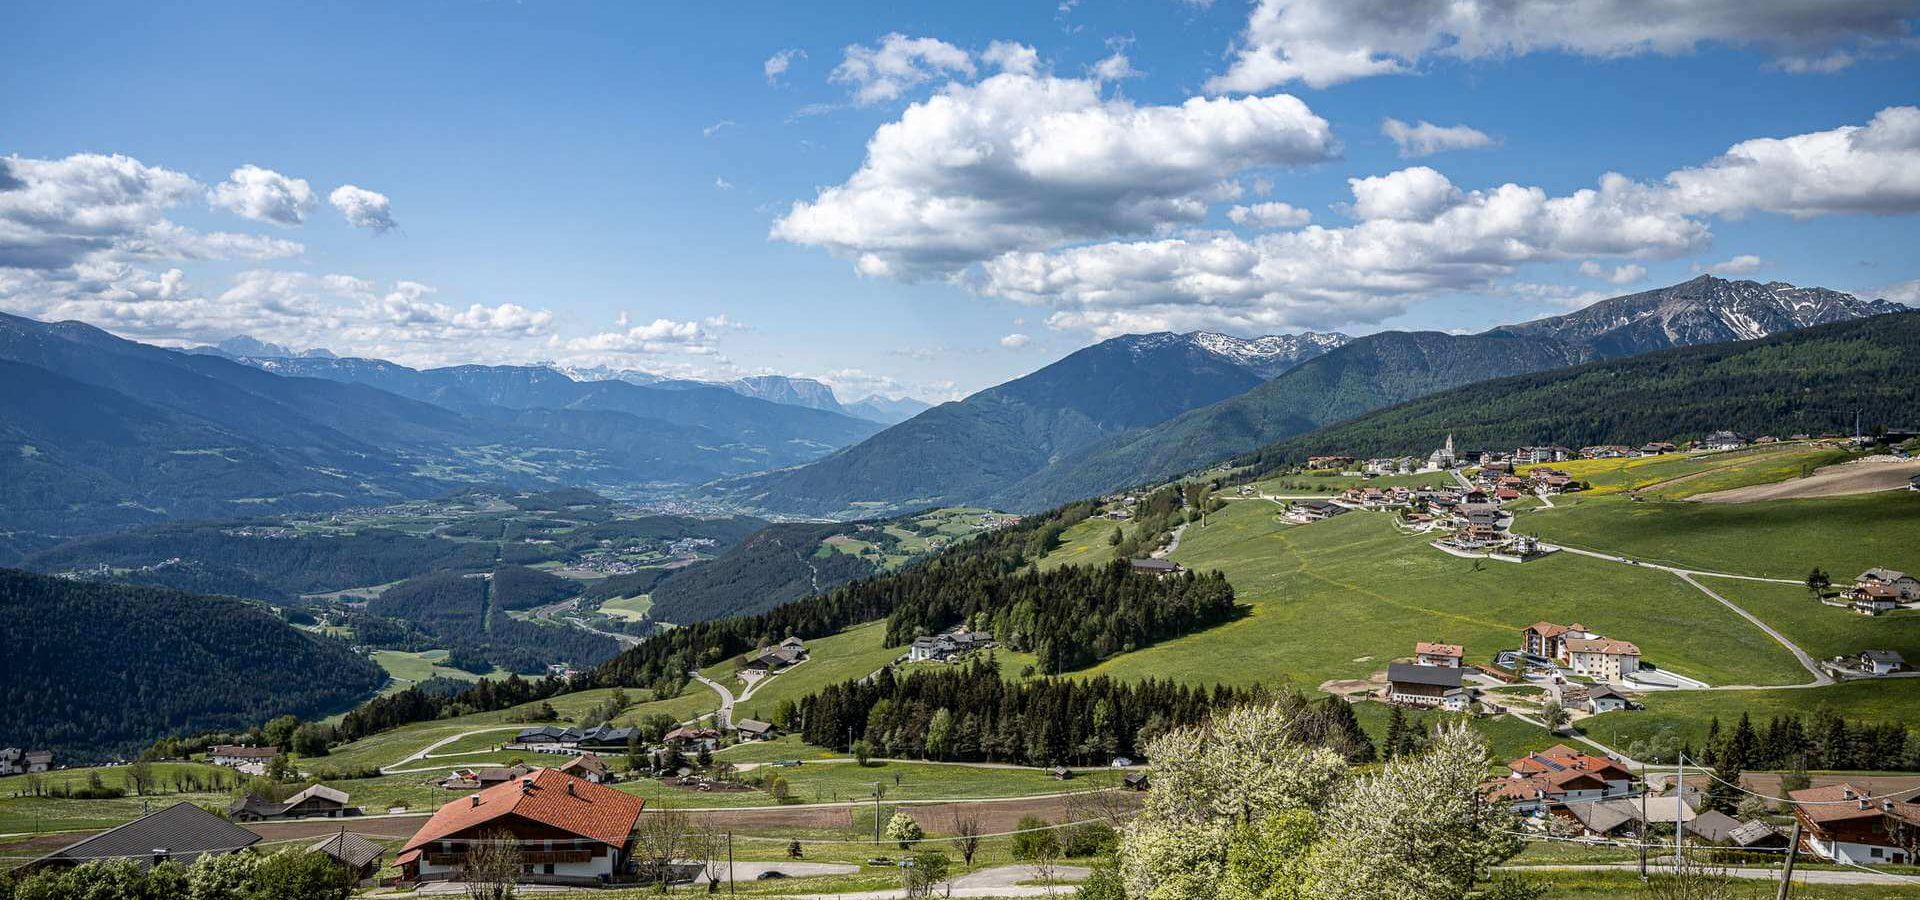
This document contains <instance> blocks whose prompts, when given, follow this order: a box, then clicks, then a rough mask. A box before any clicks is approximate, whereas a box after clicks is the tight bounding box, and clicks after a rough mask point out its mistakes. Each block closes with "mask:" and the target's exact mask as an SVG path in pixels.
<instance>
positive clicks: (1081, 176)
mask: <svg viewBox="0 0 1920 900" xmlns="http://www.w3.org/2000/svg"><path fill="white" fill-rule="evenodd" d="M1337 153H1338V147H1337V144H1336V143H1335V141H1334V138H1333V131H1332V128H1331V127H1330V126H1329V125H1328V124H1327V122H1326V120H1325V119H1322V118H1320V117H1319V116H1317V115H1315V114H1314V113H1313V111H1312V110H1310V109H1308V108H1307V105H1306V104H1305V103H1302V102H1300V101H1299V100H1298V99H1296V98H1294V97H1290V96H1286V95H1284V94H1282V95H1275V96H1271V97H1245V98H1237V99H1225V98H1200V97H1196V98H1192V99H1189V100H1187V101H1186V102H1184V103H1182V104H1179V105H1177V106H1142V105H1136V104H1134V103H1132V102H1130V101H1128V100H1125V99H1124V98H1108V97H1103V96H1102V93H1101V91H1100V85H1099V83H1098V82H1096V81H1093V80H1090V79H1071V78H1055V77H1051V76H1036V75H1025V74H1016V73H1011V72H1007V73H1002V74H998V75H994V76H992V77H989V78H986V79H983V80H981V81H980V82H978V83H976V84H952V85H949V86H947V87H946V88H944V89H942V90H940V91H939V92H937V93H935V94H934V95H933V96H932V97H930V98H928V99H926V100H924V101H921V102H917V103H914V104H912V105H910V106H909V107H908V108H907V109H906V110H905V112H903V113H902V114H901V116H900V118H899V119H898V120H897V121H894V122H891V123H888V124H886V125H883V126H881V127H880V129H879V130H878V131H876V132H875V133H874V135H873V137H872V139H871V140H869V141H868V142H867V156H866V160H865V161H864V162H863V163H862V164H861V166H860V169H859V170H858V171H856V172H855V173H854V174H853V175H852V177H850V178H848V179H847V181H846V182H845V183H843V184H839V185H835V186H832V187H829V188H826V189H824V190H822V191H821V192H820V193H819V195H818V196H817V197H815V198H814V199H813V200H810V201H801V202H798V203H795V204H793V206H792V208H791V209H790V210H789V211H788V212H787V213H786V214H785V215H784V216H781V217H780V218H779V219H778V220H777V221H776V222H775V224H774V226H773V229H772V235H773V237H775V238H778V239H780V240H785V241H790V242H793V243H797V244H807V245H811V246H817V247H823V248H826V249H828V250H830V251H832V252H833V253H835V254H837V255H840V256H843V257H846V258H848V259H852V260H854V262H855V265H856V267H857V269H858V270H859V271H861V272H862V273H865V274H868V275H886V276H893V277H901V278H917V277H925V276H930V275H940V276H950V275H953V274H956V273H958V272H959V271H960V270H962V269H964V268H965V267H967V266H969V265H971V264H973V263H977V262H980V261H984V260H988V259H991V258H993V257H995V256H997V255H999V254H1002V253H1006V252H1010V251H1016V250H1033V249H1041V248H1047V247H1053V246H1058V245H1061V244H1065V243H1069V242H1073V241H1078V240H1087V239H1097V238H1103V237H1109V236H1118V235H1133V234H1146V233H1150V232H1153V231H1155V230H1157V229H1160V228H1163V227H1167V226H1173V225H1182V224H1192V223H1197V222H1200V221H1202V220H1203V219H1204V218H1205V217H1206V214H1207V207H1208V204H1209V203H1210V202H1211V201H1212V200H1214V199H1216V198H1218V197H1222V196H1231V195H1232V193H1233V191H1234V189H1233V188H1232V187H1231V186H1230V179H1231V178H1232V177H1233V176H1235V175H1237V174H1239V173H1241V172H1244V171H1246V170H1249V169H1253V168H1256V167H1266V166H1291V165H1300V164H1308V163H1314V162H1320V161H1323V160H1326V159H1330V158H1332V157H1334V156H1335V155H1337Z"/></svg>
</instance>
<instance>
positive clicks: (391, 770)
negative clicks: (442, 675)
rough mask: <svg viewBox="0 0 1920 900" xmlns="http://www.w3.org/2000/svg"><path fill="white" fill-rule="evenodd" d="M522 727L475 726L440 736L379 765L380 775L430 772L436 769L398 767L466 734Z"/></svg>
mask: <svg viewBox="0 0 1920 900" xmlns="http://www.w3.org/2000/svg"><path fill="white" fill-rule="evenodd" d="M522 727H524V726H521V725H496V726H494V727H492V728H475V729H474V730H472V731H462V732H460V733H459V734H456V735H454V736H453V737H449V738H441V739H440V740H437V741H434V742H433V743H431V744H428V745H426V746H425V747H422V748H420V749H419V750H416V751H414V752H413V753H411V754H409V755H408V756H407V758H405V759H402V760H400V761H399V762H397V763H394V764H393V765H390V766H381V767H380V774H382V775H404V774H407V773H408V772H431V771H436V770H435V769H433V768H431V767H429V768H426V769H402V768H400V767H401V766H404V765H406V764H407V763H410V762H419V761H420V760H423V759H426V758H427V757H428V756H430V755H432V753H433V751H435V750H438V749H440V748H441V747H445V746H446V745H448V744H451V743H453V742H454V741H457V740H459V739H461V738H463V737H468V736H471V735H476V734H485V733H487V732H489V731H519V730H520V729H521V728H522Z"/></svg>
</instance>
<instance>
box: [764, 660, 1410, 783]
mask: <svg viewBox="0 0 1920 900" xmlns="http://www.w3.org/2000/svg"><path fill="white" fill-rule="evenodd" d="M1264 696H1266V695H1265V694H1264V692H1262V691H1261V690H1260V689H1259V688H1257V687H1256V688H1253V689H1236V688H1230V687H1226V686H1216V687H1215V688H1213V689H1212V690H1211V691H1209V690H1207V689H1205V688H1196V687H1190V686H1187V685H1183V684H1178V683H1175V682H1172V681H1159V680H1154V679H1149V680H1146V681H1139V682H1122V681H1115V680H1113V679H1110V678H1105V677H1100V678H1093V679H1088V680H1084V681H1082V680H1062V679H1040V680H1035V681H1026V682H1019V683H1011V682H1008V681H1007V680H1005V679H1003V678H1002V677H1001V676H1000V671H999V667H998V666H997V665H996V663H995V662H994V661H993V660H991V659H987V660H981V661H977V662H975V663H973V664H971V665H968V666H964V667H956V668H951V669H941V670H935V671H927V672H916V673H913V674H911V675H908V676H906V677H904V678H897V677H895V676H894V674H893V672H892V670H890V669H889V670H884V671H882V672H881V673H880V674H879V675H878V676H877V677H875V678H873V679H872V680H867V681H849V682H845V683H842V684H837V685H830V686H828V687H827V688H825V689H823V690H821V691H820V692H818V693H816V694H810V695H808V696H807V697H805V698H803V699H802V700H800V701H799V702H798V703H796V704H793V705H787V704H782V705H781V706H780V707H779V708H778V709H776V711H775V718H776V719H780V720H784V724H785V725H786V726H787V727H789V728H790V729H792V730H794V731H796V732H798V733H800V734H801V735H802V736H803V737H804V738H805V739H806V740H807V741H808V742H809V743H812V744H816V745H819V746H823V747H835V746H846V745H848V744H849V743H851V744H865V745H866V747H865V748H864V749H868V751H869V752H872V753H876V754H880V755H887V756H895V757H920V758H926V759H952V760H969V761H986V762H1014V763H1024V764H1029V765H1053V764H1059V763H1068V762H1074V763H1094V764H1101V763H1105V762H1106V761H1107V760H1108V759H1111V758H1112V757H1114V756H1139V755H1141V754H1142V753H1143V752H1144V751H1145V748H1146V746H1147V744H1148V743H1149V742H1151V741H1152V740H1153V739H1154V738H1156V737H1158V736H1160V735H1163V734H1166V733H1167V732H1168V731H1170V730H1173V729H1176V728H1181V727H1184V726H1190V725H1193V724H1195V723H1198V722H1201V721H1204V720H1205V719H1206V718H1207V716H1208V715H1210V714H1212V713H1213V712H1214V711H1216V710H1220V709H1224V708H1227V707H1230V706H1234V705H1237V704H1240V703H1244V702H1246V701H1248V700H1249V699H1250V698H1254V697H1264ZM1269 702H1273V703H1276V704H1281V705H1285V706H1287V707H1288V708H1289V709H1295V710H1297V711H1298V715H1299V717H1300V720H1301V722H1302V723H1303V727H1305V728H1307V729H1308V733H1309V734H1310V735H1311V737H1312V739H1313V740H1314V741H1315V742H1316V743H1319V744H1323V745H1325V746H1329V747H1334V748H1336V749H1337V750H1338V751H1339V752H1340V753H1341V754H1342V756H1343V757H1345V758H1350V759H1353V760H1355V761H1366V760H1371V759H1372V758H1373V757H1374V749H1373V745H1372V742H1371V741H1369V740H1368V738H1367V735H1366V733H1365V732H1364V731H1362V730H1361V729H1360V724H1359V722H1358V721H1357V720H1355V719H1354V717H1353V711H1352V709H1351V708H1350V707H1348V706H1347V704H1345V703H1343V702H1340V701H1338V700H1329V701H1326V702H1321V703H1317V704H1316V703H1309V702H1308V701H1307V700H1305V699H1303V698H1301V697H1299V696H1297V695H1293V694H1286V695H1280V696H1278V697H1277V698H1274V699H1271V700H1270V701H1269Z"/></svg>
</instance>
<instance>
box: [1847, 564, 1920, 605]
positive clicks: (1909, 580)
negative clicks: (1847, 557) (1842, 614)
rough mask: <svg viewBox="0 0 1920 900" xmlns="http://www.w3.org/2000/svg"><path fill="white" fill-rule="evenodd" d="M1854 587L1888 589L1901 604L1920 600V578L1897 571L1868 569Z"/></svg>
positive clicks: (1857, 579) (1856, 580)
mask: <svg viewBox="0 0 1920 900" xmlns="http://www.w3.org/2000/svg"><path fill="white" fill-rule="evenodd" d="M1853 586H1854V587H1855V588H1856V589H1857V588H1862V587H1874V586H1878V587H1883V588H1887V589H1889V590H1890V591H1891V592H1892V593H1891V596H1892V597H1893V598H1894V599H1896V600H1898V601H1899V602H1901V603H1912V602H1914V601H1916V600H1920V578H1914V577H1913V576H1912V575H1908V574H1907V573H1905V572H1901V571H1898V570H1895V569H1879V568H1875V569H1868V570H1866V571H1865V572H1861V573H1860V577H1858V578H1855V579H1854V580H1853Z"/></svg>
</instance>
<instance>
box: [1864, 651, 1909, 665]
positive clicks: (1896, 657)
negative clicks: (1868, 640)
mask: <svg viewBox="0 0 1920 900" xmlns="http://www.w3.org/2000/svg"><path fill="white" fill-rule="evenodd" d="M1860 661H1861V662H1864V663H1885V664H1888V665H1893V666H1904V665H1906V664H1907V658H1906V657H1904V656H1901V655H1900V654H1899V652H1898V651H1894V650H1862V651H1860Z"/></svg>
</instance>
